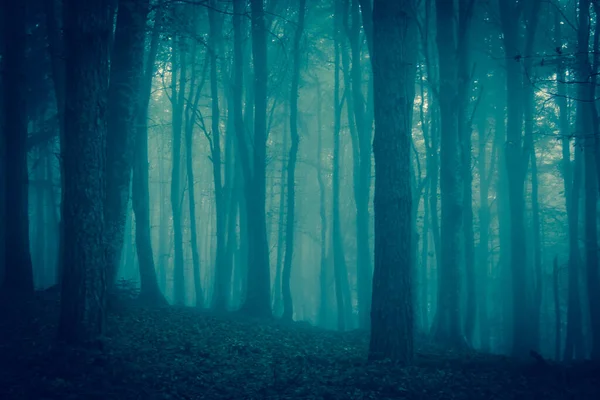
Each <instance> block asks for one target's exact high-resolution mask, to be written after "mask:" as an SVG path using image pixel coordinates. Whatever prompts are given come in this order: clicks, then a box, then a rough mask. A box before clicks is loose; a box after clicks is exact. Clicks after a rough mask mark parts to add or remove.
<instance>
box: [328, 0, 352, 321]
mask: <svg viewBox="0 0 600 400" xmlns="http://www.w3.org/2000/svg"><path fill="white" fill-rule="evenodd" d="M337 4H338V3H336V17H335V19H336V22H335V24H336V27H335V32H334V41H335V43H334V47H335V56H334V57H335V61H334V95H333V96H334V99H333V102H334V123H333V173H332V182H333V183H332V189H333V198H332V202H333V205H332V208H333V210H332V247H333V264H334V282H335V297H336V304H337V329H338V330H340V331H344V330H345V329H346V326H347V324H348V322H349V321H347V318H346V317H347V315H348V312H347V308H349V307H350V306H351V303H350V304H349V302H350V301H351V299H348V298H345V296H344V287H345V286H347V284H346V285H345V282H347V280H348V274H347V272H346V257H345V255H344V243H343V241H342V232H341V221H340V206H339V204H340V130H341V115H342V107H343V101H342V100H340V32H339V18H340V15H339V14H340V13H339V11H340V10H339V6H337Z"/></svg>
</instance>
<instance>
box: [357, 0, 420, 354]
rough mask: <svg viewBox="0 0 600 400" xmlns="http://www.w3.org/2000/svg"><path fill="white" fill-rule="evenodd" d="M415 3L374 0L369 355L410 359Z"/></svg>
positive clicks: (411, 331) (412, 352)
mask: <svg viewBox="0 0 600 400" xmlns="http://www.w3.org/2000/svg"><path fill="white" fill-rule="evenodd" d="M414 7H415V4H414V2H412V1H404V2H389V1H384V0H375V2H374V8H373V22H374V24H373V57H372V59H371V60H372V67H373V78H374V81H373V83H374V91H375V92H374V94H375V99H374V100H375V138H374V142H373V152H374V154H375V176H376V179H375V203H374V205H375V271H374V275H373V302H372V310H371V340H370V344H369V358H370V359H384V358H389V359H391V360H392V361H395V362H400V363H403V364H408V363H410V362H411V361H412V359H413V354H414V349H413V334H414V333H413V329H414V327H413V304H412V301H413V296H412V290H413V289H412V262H411V260H410V256H411V250H410V249H411V241H412V240H413V237H412V235H413V234H412V232H411V207H412V204H411V202H412V196H411V188H410V179H411V178H410V174H411V172H410V137H411V127H412V123H411V120H410V118H409V116H410V115H412V113H411V110H412V106H413V100H414V99H413V97H414V85H413V83H412V82H413V80H411V79H409V77H413V76H414V71H413V70H412V69H414V68H415V63H416V50H417V49H416V47H417V44H416V43H415V37H416V23H415V20H414V18H415V17H414V12H415V11H416V10H415V8H414Z"/></svg>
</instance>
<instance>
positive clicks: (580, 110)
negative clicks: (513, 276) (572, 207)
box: [576, 0, 600, 360]
mask: <svg viewBox="0 0 600 400" xmlns="http://www.w3.org/2000/svg"><path fill="white" fill-rule="evenodd" d="M579 10H580V11H579V30H578V34H577V36H578V40H577V42H578V43H577V48H578V51H577V57H576V59H577V70H576V72H577V74H576V75H577V80H578V81H579V82H580V83H579V84H578V85H577V86H578V90H577V98H578V100H579V101H578V102H577V114H576V127H577V132H578V135H579V136H580V138H579V140H580V145H581V146H582V147H583V164H584V171H585V172H584V232H585V240H584V244H585V271H586V280H585V281H586V284H587V287H586V289H587V299H588V309H589V313H590V315H589V316H590V328H591V334H592V337H591V341H592V353H591V358H592V359H594V360H600V317H598V314H599V313H600V293H599V291H600V283H599V281H598V228H597V203H598V191H597V189H596V184H597V180H596V176H595V173H596V164H595V162H596V160H595V152H596V147H595V138H594V137H593V135H591V133H592V132H593V129H594V128H593V125H592V110H591V108H592V107H595V102H594V97H595V91H596V88H595V87H594V86H595V85H594V86H591V85H592V84H593V83H594V81H593V80H592V76H593V74H594V73H595V71H593V70H592V66H591V65H590V60H589V55H588V49H589V35H590V14H589V10H590V0H580V1H579ZM595 47H597V46H595ZM590 138H592V139H590Z"/></svg>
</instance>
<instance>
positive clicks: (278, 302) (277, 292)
mask: <svg viewBox="0 0 600 400" xmlns="http://www.w3.org/2000/svg"><path fill="white" fill-rule="evenodd" d="M286 111H287V110H286ZM286 114H287V112H286ZM288 126H289V125H288V124H285V125H284V127H283V130H282V136H283V144H282V149H287V147H288V129H287V128H288ZM285 161H286V160H285V157H282V160H281V175H280V178H279V181H280V193H279V218H278V225H279V226H278V228H277V260H276V263H277V264H276V266H275V283H274V285H273V286H274V290H273V292H274V293H273V313H274V314H275V315H277V316H279V315H281V313H282V312H283V299H282V297H281V289H282V285H281V271H282V270H283V256H284V250H285V228H286V227H285V204H286V203H285V196H286V189H285V188H286V178H287V174H286V172H287V171H286V168H285Z"/></svg>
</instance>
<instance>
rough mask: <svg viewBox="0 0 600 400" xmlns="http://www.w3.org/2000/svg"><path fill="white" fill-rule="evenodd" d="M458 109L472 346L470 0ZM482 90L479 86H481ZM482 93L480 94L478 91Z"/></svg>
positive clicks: (460, 44)
mask: <svg viewBox="0 0 600 400" xmlns="http://www.w3.org/2000/svg"><path fill="white" fill-rule="evenodd" d="M458 4H459V6H458V8H459V9H458V26H457V29H458V40H457V52H458V71H457V73H458V110H457V129H458V137H459V142H460V151H459V153H460V156H461V160H460V161H461V168H462V170H461V174H462V184H463V186H462V190H463V198H462V201H463V202H462V208H463V221H462V223H463V246H464V263H465V272H464V273H465V278H466V279H465V282H466V288H465V289H466V309H465V325H464V334H465V339H466V341H467V343H468V344H469V345H471V346H472V345H473V336H474V334H475V321H476V318H477V306H478V304H477V296H476V287H477V283H476V281H477V277H476V274H475V233H474V232H473V173H472V165H471V158H472V154H471V153H472V149H471V141H472V135H473V132H472V127H471V121H470V116H469V115H468V111H469V104H470V102H471V80H472V77H471V76H470V75H471V65H470V40H469V39H470V25H471V17H472V14H473V5H474V2H473V1H467V0H459V2H458ZM480 90H481V89H480ZM479 95H480V96H481V93H480V94H479Z"/></svg>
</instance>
